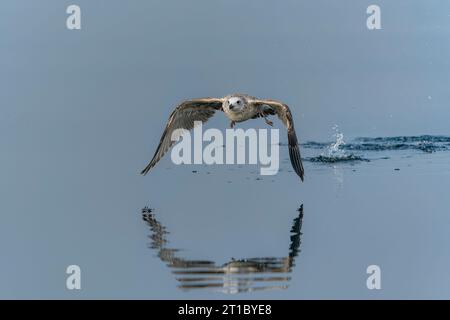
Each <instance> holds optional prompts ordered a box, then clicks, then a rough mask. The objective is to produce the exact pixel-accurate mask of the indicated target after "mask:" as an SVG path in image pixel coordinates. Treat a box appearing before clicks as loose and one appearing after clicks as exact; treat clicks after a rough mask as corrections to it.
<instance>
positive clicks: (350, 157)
mask: <svg viewBox="0 0 450 320" xmlns="http://www.w3.org/2000/svg"><path fill="white" fill-rule="evenodd" d="M306 160H307V161H310V162H320V163H337V162H354V161H365V162H369V161H370V160H369V159H365V158H363V157H360V156H357V155H354V154H346V155H340V156H325V155H320V156H317V157H311V158H307V159H306Z"/></svg>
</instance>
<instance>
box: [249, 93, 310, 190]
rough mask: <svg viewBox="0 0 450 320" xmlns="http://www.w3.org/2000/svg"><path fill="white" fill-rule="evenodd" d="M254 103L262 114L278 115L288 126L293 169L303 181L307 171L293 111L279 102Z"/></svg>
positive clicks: (262, 101) (260, 101)
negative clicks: (296, 132)
mask: <svg viewBox="0 0 450 320" xmlns="http://www.w3.org/2000/svg"><path fill="white" fill-rule="evenodd" d="M252 102H253V103H254V104H255V105H256V106H257V107H258V108H259V110H260V112H261V114H263V115H271V114H274V113H276V114H277V116H278V118H279V119H280V120H281V121H282V122H283V123H284V125H285V126H286V128H287V134H288V144H289V157H290V158H291V163H292V167H293V168H294V170H295V172H296V173H297V174H298V176H299V177H300V179H302V181H303V179H304V176H305V171H304V169H303V164H302V158H301V156H300V149H299V147H298V140H297V135H296V134H295V129H294V122H293V120H292V114H291V110H289V107H288V106H287V105H285V104H284V103H282V102H280V101H277V100H259V99H256V100H254V101H252Z"/></svg>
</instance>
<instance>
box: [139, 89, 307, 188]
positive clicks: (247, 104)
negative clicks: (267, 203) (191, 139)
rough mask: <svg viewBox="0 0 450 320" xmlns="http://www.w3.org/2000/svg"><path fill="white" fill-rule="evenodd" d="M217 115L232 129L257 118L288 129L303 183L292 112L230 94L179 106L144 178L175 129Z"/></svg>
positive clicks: (168, 144)
mask: <svg viewBox="0 0 450 320" xmlns="http://www.w3.org/2000/svg"><path fill="white" fill-rule="evenodd" d="M216 111H223V112H224V113H225V115H226V116H227V117H228V119H230V121H231V127H232V128H233V127H234V125H235V123H236V122H243V121H247V120H249V119H255V118H259V117H262V118H264V119H265V120H266V123H267V124H268V125H270V126H272V125H273V123H272V121H270V120H268V119H267V117H268V116H269V115H277V116H278V118H279V119H280V120H281V122H283V124H284V125H285V127H286V129H287V134H288V143H289V157H290V159H291V163H292V167H293V168H294V171H295V172H296V173H297V174H298V176H299V177H300V179H302V181H303V176H304V170H303V164H302V159H301V157H300V150H299V147H298V141H297V135H296V134H295V129H294V121H293V119H292V114H291V110H290V109H289V107H288V106H287V105H286V104H284V103H282V102H280V101H276V100H264V99H258V98H255V97H251V96H249V95H246V94H232V95H228V96H226V97H223V98H200V99H191V100H185V101H183V102H182V103H180V104H179V105H178V106H177V107H176V108H175V110H174V111H173V112H172V114H171V115H170V117H169V120H168V121H167V124H166V128H165V129H164V132H163V134H162V137H161V140H160V142H159V145H158V147H157V148H156V152H155V154H154V156H153V158H152V160H151V161H150V162H149V164H148V165H147V166H146V167H145V169H144V170H142V172H141V173H142V174H147V172H149V171H150V169H151V168H153V167H154V166H155V165H156V164H157V163H158V161H159V160H160V159H161V158H162V157H163V156H164V154H165V153H166V152H167V151H168V150H169V149H170V147H171V146H172V145H173V144H174V143H175V141H173V140H172V134H173V133H174V132H175V131H176V130H177V129H185V130H191V129H193V128H194V125H195V122H196V121H202V122H206V121H208V120H209V118H211V117H212V116H213V115H214V114H215V112H216Z"/></svg>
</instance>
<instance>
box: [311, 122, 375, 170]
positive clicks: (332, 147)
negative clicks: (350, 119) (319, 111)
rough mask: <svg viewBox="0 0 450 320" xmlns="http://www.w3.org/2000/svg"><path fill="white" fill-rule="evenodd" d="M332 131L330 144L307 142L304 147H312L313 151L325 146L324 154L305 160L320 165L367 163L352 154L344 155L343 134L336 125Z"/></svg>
mask: <svg viewBox="0 0 450 320" xmlns="http://www.w3.org/2000/svg"><path fill="white" fill-rule="evenodd" d="M332 129H333V130H334V134H333V138H334V142H332V143H331V144H321V143H317V142H308V143H307V144H305V145H304V146H305V147H306V148H308V144H309V147H312V148H314V149H320V148H323V147H324V145H325V146H326V147H325V148H326V150H325V152H322V153H321V154H320V155H318V156H316V157H311V158H308V159H307V160H309V161H311V162H322V163H336V162H353V161H369V160H368V159H365V158H363V157H361V156H358V155H355V154H353V153H346V148H345V146H346V143H345V140H344V134H343V133H342V132H341V131H340V130H339V126H338V125H337V124H336V125H334V126H333V127H332Z"/></svg>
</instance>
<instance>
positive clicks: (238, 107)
mask: <svg viewBox="0 0 450 320" xmlns="http://www.w3.org/2000/svg"><path fill="white" fill-rule="evenodd" d="M226 105H227V107H228V109H229V110H230V111H231V112H239V111H242V110H243V109H244V108H245V107H246V106H247V99H245V97H242V96H230V97H228V99H227V100H226Z"/></svg>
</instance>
